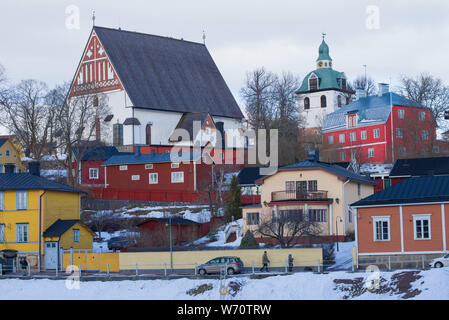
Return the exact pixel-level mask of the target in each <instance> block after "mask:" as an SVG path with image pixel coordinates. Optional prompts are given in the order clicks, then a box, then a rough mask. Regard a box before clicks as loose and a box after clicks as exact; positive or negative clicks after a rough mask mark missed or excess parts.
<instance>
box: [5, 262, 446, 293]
mask: <svg viewBox="0 0 449 320" xmlns="http://www.w3.org/2000/svg"><path fill="white" fill-rule="evenodd" d="M369 277H372V273H348V272H341V271H340V272H332V273H329V274H314V273H297V274H293V275H287V276H273V277H269V278H265V279H250V278H249V277H247V276H246V277H238V278H237V277H234V278H230V279H226V280H225V282H224V284H225V285H226V286H229V287H232V288H235V291H233V290H230V292H231V293H232V295H231V294H230V295H228V296H226V299H238V300H250V299H254V300H262V299H274V300H277V299H279V300H280V299H282V300H288V299H293V300H310V299H318V300H342V299H362V300H367V299H369V300H374V299H375V300H399V299H444V300H447V299H449V290H447V287H448V285H449V269H448V268H442V269H432V270H428V271H396V272H385V273H381V274H380V279H381V281H380V287H379V289H378V290H377V291H374V292H369V291H367V290H366V286H365V281H366V280H368V279H369ZM200 285H210V288H209V289H208V290H205V291H204V292H202V293H200V294H198V295H189V294H187V292H188V291H189V290H192V289H198V287H199V286H200ZM219 287H220V280H215V279H198V280H194V279H187V278H183V279H176V280H145V281H143V280H138V281H88V282H81V283H80V288H79V290H69V289H67V288H66V282H65V280H57V281H55V280H17V279H7V280H0V299H1V300H6V299H44V300H45V299H89V300H90V299H94V300H101V299H111V300H116V299H155V300H179V299H196V300H207V299H214V300H218V299H219V298H220V296H219Z"/></svg>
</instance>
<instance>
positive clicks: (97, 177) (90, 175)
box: [89, 168, 100, 180]
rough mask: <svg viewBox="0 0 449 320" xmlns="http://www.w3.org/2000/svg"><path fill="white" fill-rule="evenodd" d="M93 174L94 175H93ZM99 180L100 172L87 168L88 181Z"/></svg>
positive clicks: (96, 169)
mask: <svg viewBox="0 0 449 320" xmlns="http://www.w3.org/2000/svg"><path fill="white" fill-rule="evenodd" d="M94 172H95V174H93V173H94ZM99 178H100V170H99V169H98V168H89V179H90V180H98V179H99Z"/></svg>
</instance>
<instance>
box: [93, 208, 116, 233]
mask: <svg viewBox="0 0 449 320" xmlns="http://www.w3.org/2000/svg"><path fill="white" fill-rule="evenodd" d="M89 218H90V222H91V223H92V225H93V226H94V227H95V229H96V230H97V232H98V237H99V238H100V240H101V232H102V231H103V230H104V228H105V227H106V225H107V224H108V223H109V222H110V221H111V220H112V219H113V218H114V213H113V211H112V210H99V211H97V212H95V213H93V214H91V215H90V217H89Z"/></svg>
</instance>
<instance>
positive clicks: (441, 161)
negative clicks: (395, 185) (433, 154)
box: [390, 157, 449, 177]
mask: <svg viewBox="0 0 449 320" xmlns="http://www.w3.org/2000/svg"><path fill="white" fill-rule="evenodd" d="M429 175H449V157H438V158H415V159H399V160H396V162H395V164H394V166H393V169H391V171H390V177H402V176H411V177H418V176H429Z"/></svg>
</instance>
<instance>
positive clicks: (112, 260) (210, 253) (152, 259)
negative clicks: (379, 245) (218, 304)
mask: <svg viewBox="0 0 449 320" xmlns="http://www.w3.org/2000/svg"><path fill="white" fill-rule="evenodd" d="M264 251H265V250H264V249H248V250H243V249H242V250H202V251H174V252H173V269H193V268H194V267H195V265H200V264H202V263H205V262H207V261H209V260H211V259H213V258H216V257H227V256H232V257H239V258H240V259H241V260H242V262H243V264H244V265H245V267H251V266H252V265H253V264H254V265H255V266H261V265H262V255H263V253H264ZM266 251H267V254H268V259H269V260H270V264H269V265H270V267H285V265H286V261H287V259H288V255H289V254H290V253H291V254H292V257H293V259H294V261H293V263H294V266H295V267H309V266H316V265H317V264H318V262H320V263H322V262H323V253H322V249H321V248H304V249H293V248H291V249H267V250H266ZM170 261H171V259H170V252H169V251H164V252H121V253H83V252H81V253H73V263H71V256H70V253H65V254H64V256H63V265H64V269H65V268H67V266H68V265H70V264H73V265H75V266H81V268H82V270H100V271H106V270H107V265H109V272H119V271H121V270H135V269H136V267H137V268H138V269H164V266H170Z"/></svg>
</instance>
